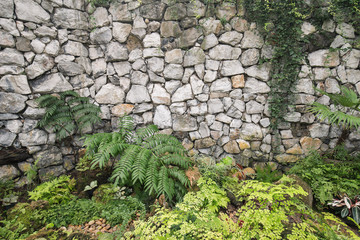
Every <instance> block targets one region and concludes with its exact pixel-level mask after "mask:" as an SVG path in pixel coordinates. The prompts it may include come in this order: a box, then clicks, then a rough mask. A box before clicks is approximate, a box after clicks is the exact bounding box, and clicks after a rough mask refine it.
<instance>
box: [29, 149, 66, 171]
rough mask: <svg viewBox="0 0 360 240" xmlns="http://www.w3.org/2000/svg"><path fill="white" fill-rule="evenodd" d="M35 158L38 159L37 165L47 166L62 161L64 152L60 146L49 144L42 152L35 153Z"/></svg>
mask: <svg viewBox="0 0 360 240" xmlns="http://www.w3.org/2000/svg"><path fill="white" fill-rule="evenodd" d="M34 158H35V159H38V163H37V166H38V167H40V168H45V167H49V166H53V165H59V164H61V163H62V154H61V151H60V149H59V148H58V147H55V146H49V147H48V148H47V149H44V150H42V151H40V152H37V153H35V154H34Z"/></svg>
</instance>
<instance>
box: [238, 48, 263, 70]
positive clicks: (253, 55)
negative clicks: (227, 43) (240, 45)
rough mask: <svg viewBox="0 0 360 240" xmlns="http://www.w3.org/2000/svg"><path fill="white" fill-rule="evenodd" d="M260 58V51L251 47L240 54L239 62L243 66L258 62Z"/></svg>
mask: <svg viewBox="0 0 360 240" xmlns="http://www.w3.org/2000/svg"><path fill="white" fill-rule="evenodd" d="M259 58H260V52H259V50H258V49H256V48H251V49H248V50H246V51H244V52H243V53H242V54H241V59H240V61H241V64H242V65H243V66H245V67H247V66H251V65H255V64H257V63H258V61H259Z"/></svg>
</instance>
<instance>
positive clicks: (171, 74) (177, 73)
mask: <svg viewBox="0 0 360 240" xmlns="http://www.w3.org/2000/svg"><path fill="white" fill-rule="evenodd" d="M183 74H184V68H183V67H182V66H181V65H180V64H168V65H166V67H165V69H164V77H165V78H166V79H178V80H181V79H182V77H183Z"/></svg>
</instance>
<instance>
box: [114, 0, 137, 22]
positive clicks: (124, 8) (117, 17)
mask: <svg viewBox="0 0 360 240" xmlns="http://www.w3.org/2000/svg"><path fill="white" fill-rule="evenodd" d="M109 12H110V14H111V15H112V17H113V20H114V21H123V22H130V21H131V20H132V19H131V13H130V11H129V10H128V5H127V4H126V3H120V2H112V3H111V5H110V8H109Z"/></svg>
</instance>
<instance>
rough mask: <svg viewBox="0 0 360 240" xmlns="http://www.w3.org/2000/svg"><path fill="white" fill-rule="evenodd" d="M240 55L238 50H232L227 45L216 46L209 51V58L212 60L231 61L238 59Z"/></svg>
mask: <svg viewBox="0 0 360 240" xmlns="http://www.w3.org/2000/svg"><path fill="white" fill-rule="evenodd" d="M240 54H241V49H240V48H233V47H231V46H229V45H222V44H220V45H217V46H215V47H214V48H212V49H210V51H209V56H210V58H211V59H213V60H232V59H238V58H239V56H240Z"/></svg>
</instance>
